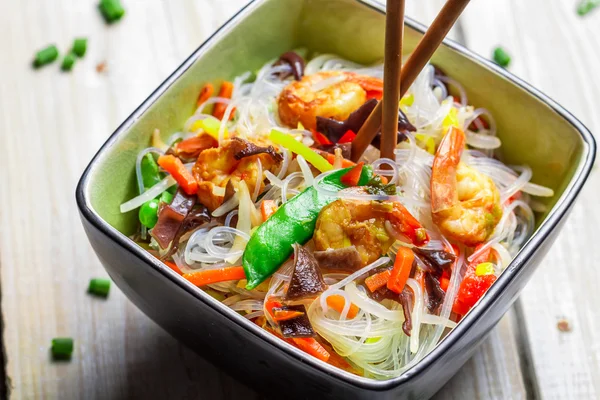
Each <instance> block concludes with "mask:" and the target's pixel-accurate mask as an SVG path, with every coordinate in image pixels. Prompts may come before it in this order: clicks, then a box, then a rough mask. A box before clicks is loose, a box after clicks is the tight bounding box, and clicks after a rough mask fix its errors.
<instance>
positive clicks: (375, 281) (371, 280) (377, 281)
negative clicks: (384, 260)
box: [365, 269, 392, 293]
mask: <svg viewBox="0 0 600 400" xmlns="http://www.w3.org/2000/svg"><path fill="white" fill-rule="evenodd" d="M391 275H392V271H390V270H389V269H386V270H385V271H382V272H379V273H377V274H375V275H371V276H369V277H368V278H367V279H365V285H367V288H369V290H370V291H371V293H373V292H374V291H376V290H377V289H380V288H382V287H384V286H385V285H386V284H387V283H388V280H389V279H390V276H391Z"/></svg>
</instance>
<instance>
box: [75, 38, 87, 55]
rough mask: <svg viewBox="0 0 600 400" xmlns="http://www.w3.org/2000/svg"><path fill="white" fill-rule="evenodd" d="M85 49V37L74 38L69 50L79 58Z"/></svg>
mask: <svg viewBox="0 0 600 400" xmlns="http://www.w3.org/2000/svg"><path fill="white" fill-rule="evenodd" d="M86 50H87V39H86V38H76V39H75V40H74V41H73V49H72V50H71V51H72V52H73V53H74V54H75V55H76V56H77V57H79V58H81V57H83V56H85V52H86Z"/></svg>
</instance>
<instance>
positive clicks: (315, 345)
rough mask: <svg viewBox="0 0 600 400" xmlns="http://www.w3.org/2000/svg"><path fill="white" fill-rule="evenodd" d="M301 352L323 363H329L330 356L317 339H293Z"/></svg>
mask: <svg viewBox="0 0 600 400" xmlns="http://www.w3.org/2000/svg"><path fill="white" fill-rule="evenodd" d="M292 340H293V341H294V343H296V345H297V346H298V347H299V348H300V350H302V351H305V352H307V353H308V354H310V355H311V356H313V357H316V358H318V359H319V360H321V361H325V362H327V361H328V360H329V357H330V354H329V352H328V351H327V350H325V348H324V347H323V346H321V344H320V343H319V342H317V340H316V339H315V338H293V339H292Z"/></svg>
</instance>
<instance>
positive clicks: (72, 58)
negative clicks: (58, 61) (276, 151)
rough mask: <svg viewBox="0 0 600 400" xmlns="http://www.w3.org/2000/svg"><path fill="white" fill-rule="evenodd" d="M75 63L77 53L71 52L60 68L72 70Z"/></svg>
mask: <svg viewBox="0 0 600 400" xmlns="http://www.w3.org/2000/svg"><path fill="white" fill-rule="evenodd" d="M73 65H75V54H73V53H69V54H67V55H66V56H65V57H64V58H63V61H62V65H61V66H60V68H61V69H62V70H63V71H70V70H71V69H73Z"/></svg>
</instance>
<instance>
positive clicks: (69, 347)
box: [52, 338, 73, 360]
mask: <svg viewBox="0 0 600 400" xmlns="http://www.w3.org/2000/svg"><path fill="white" fill-rule="evenodd" d="M71 354H73V339H71V338H54V339H52V358H54V359H57V360H68V359H70V358H71Z"/></svg>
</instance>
